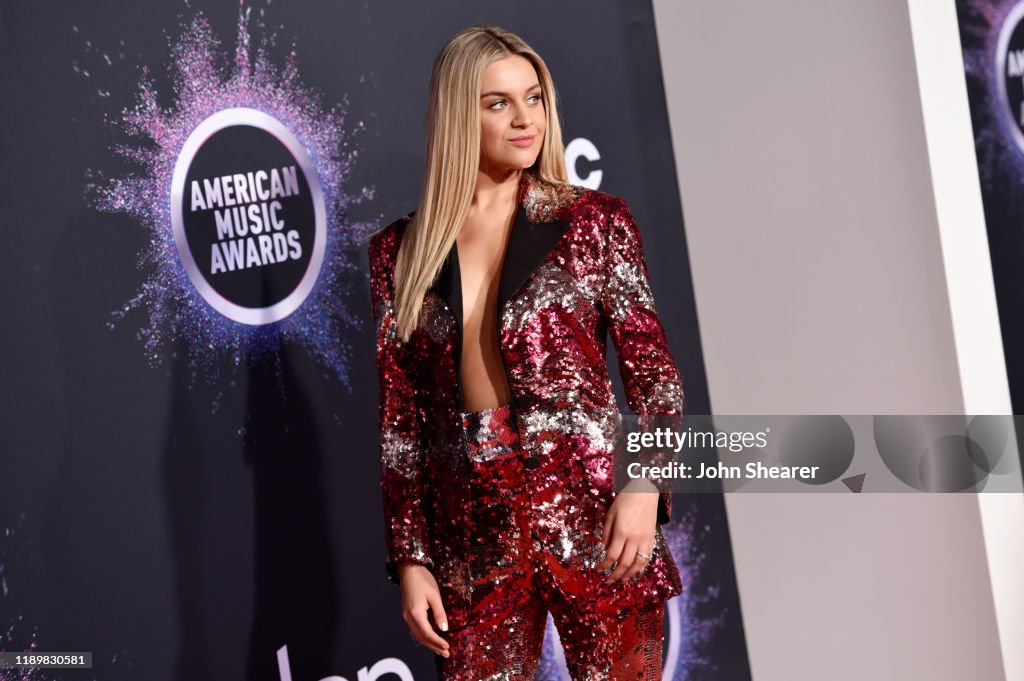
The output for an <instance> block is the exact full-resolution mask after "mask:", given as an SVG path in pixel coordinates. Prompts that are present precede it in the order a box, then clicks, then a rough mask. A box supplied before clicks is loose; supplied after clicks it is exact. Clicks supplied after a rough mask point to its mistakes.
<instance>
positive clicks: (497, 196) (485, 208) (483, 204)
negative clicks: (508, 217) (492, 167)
mask: <svg viewBox="0 0 1024 681" xmlns="http://www.w3.org/2000/svg"><path fill="white" fill-rule="evenodd" d="M522 174H523V170H522V168H514V169H510V170H504V171H500V172H492V171H486V170H483V169H481V170H479V171H478V172H477V179H476V188H475V189H474V191H473V201H472V203H471V204H470V209H471V210H473V211H476V212H489V211H492V210H495V209H500V208H502V207H505V206H508V205H509V204H512V203H516V202H517V199H518V198H519V197H518V196H517V195H516V194H517V192H518V191H519V181H520V180H521V178H522Z"/></svg>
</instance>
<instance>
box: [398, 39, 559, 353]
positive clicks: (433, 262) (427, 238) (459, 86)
mask: <svg viewBox="0 0 1024 681" xmlns="http://www.w3.org/2000/svg"><path fill="white" fill-rule="evenodd" d="M513 54H515V55H520V56H522V57H525V58H526V59H527V60H529V61H530V63H531V64H533V67H534V69H535V70H536V71H537V77H538V80H539V82H540V87H541V91H542V93H543V101H544V112H545V117H546V123H547V125H546V128H547V129H546V132H545V134H544V141H543V144H542V146H541V150H540V153H539V155H538V156H537V161H536V162H535V163H534V164H533V166H531V167H530V168H529V169H528V170H532V171H533V172H534V173H535V174H536V175H537V176H538V177H540V178H541V179H543V180H546V181H548V182H553V183H556V184H561V183H566V182H567V181H568V179H567V175H566V170H565V153H564V150H563V148H562V129H561V125H560V122H559V116H558V106H557V102H556V100H555V97H556V95H555V87H554V83H553V82H552V80H551V74H550V72H549V71H548V68H547V65H545V63H544V60H543V59H541V57H540V55H538V54H537V53H536V52H535V51H534V50H533V48H531V47H530V46H529V45H527V44H526V42H525V41H524V40H523V39H522V38H520V37H519V36H517V35H515V34H514V33H510V32H509V31H506V30H503V29H501V28H498V27H497V26H486V25H478V26H471V27H470V28H467V29H465V30H463V31H460V32H459V33H457V34H456V35H454V36H453V37H452V38H451V39H450V40H449V41H448V42H447V43H446V44H445V46H444V47H443V48H442V49H441V52H440V53H439V54H438V55H437V59H436V60H435V61H434V68H433V73H432V74H431V77H430V97H429V101H428V104H427V131H426V132H427V149H426V152H427V153H426V176H425V180H424V184H423V190H422V193H421V194H420V200H419V206H418V207H417V209H416V212H415V214H414V215H413V217H412V220H411V221H410V223H409V224H408V225H407V227H406V231H405V235H404V236H403V237H402V243H401V247H400V248H399V252H398V258H397V262H396V263H395V273H394V276H395V300H394V308H395V313H396V315H397V322H398V335H399V337H400V338H401V339H402V340H403V341H406V340H408V339H409V336H410V335H411V334H412V332H413V331H414V330H415V329H416V327H417V326H418V325H419V321H420V311H421V309H422V307H423V298H424V295H425V294H426V292H427V289H429V288H430V286H431V284H432V283H433V281H434V279H435V277H436V276H437V274H438V272H439V271H440V270H441V267H442V265H443V264H444V260H445V258H446V256H447V254H448V251H449V250H450V249H451V248H452V246H453V245H454V243H455V240H456V237H457V236H458V233H459V229H461V227H462V223H463V221H464V220H465V219H466V215H467V213H468V211H469V206H470V204H471V202H472V199H473V190H474V188H475V185H476V178H477V172H478V170H479V165H480V84H481V82H482V80H483V73H484V70H485V69H486V68H487V66H488V65H489V64H490V63H491V62H494V61H497V60H499V59H502V58H504V57H507V56H510V55H513ZM524 172H525V171H524ZM517 198H518V197H517Z"/></svg>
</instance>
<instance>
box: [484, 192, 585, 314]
mask: <svg viewBox="0 0 1024 681" xmlns="http://www.w3.org/2000/svg"><path fill="white" fill-rule="evenodd" d="M568 228H569V223H568V222H564V221H555V222H538V223H533V222H530V221H529V220H528V219H527V217H526V208H525V207H524V206H523V205H522V204H520V205H519V209H518V210H517V211H516V221H515V224H514V225H513V227H512V233H511V234H509V237H508V245H507V246H506V247H505V261H504V263H503V264H502V266H501V278H500V279H499V281H498V309H499V310H502V309H503V308H504V305H505V303H507V302H508V301H509V300H511V299H512V297H513V296H514V295H515V294H516V292H517V291H518V290H519V288H520V287H521V286H522V285H523V284H525V283H526V280H527V279H529V278H530V275H531V274H533V272H534V270H536V269H537V268H538V267H540V264H541V263H542V262H544V260H545V258H547V256H548V254H549V253H550V252H551V250H552V249H553V248H554V247H555V245H556V244H557V243H558V241H559V240H560V239H561V238H562V236H563V235H564V234H565V232H566V230H567V229H568Z"/></svg>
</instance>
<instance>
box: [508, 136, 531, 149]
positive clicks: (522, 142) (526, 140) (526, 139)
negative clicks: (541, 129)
mask: <svg viewBox="0 0 1024 681" xmlns="http://www.w3.org/2000/svg"><path fill="white" fill-rule="evenodd" d="M535 137H536V135H530V136H523V137H513V138H512V139H510V140H509V144H514V145H516V146H517V147H528V146H530V145H531V144H533V140H534V138H535Z"/></svg>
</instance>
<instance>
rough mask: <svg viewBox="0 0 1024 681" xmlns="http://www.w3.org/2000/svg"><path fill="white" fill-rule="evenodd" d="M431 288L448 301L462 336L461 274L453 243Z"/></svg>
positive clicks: (456, 250) (457, 254)
mask: <svg viewBox="0 0 1024 681" xmlns="http://www.w3.org/2000/svg"><path fill="white" fill-rule="evenodd" d="M433 289H434V290H435V291H437V293H438V295H440V296H441V297H442V298H444V300H445V302H446V303H448V308H449V309H450V310H451V311H452V313H453V314H454V315H455V323H456V324H457V325H458V328H459V336H460V337H461V336H462V274H461V273H460V271H459V252H458V249H457V248H456V246H455V244H452V248H451V250H450V251H448V257H447V258H445V261H444V264H443V265H442V266H441V271H440V272H438V274H437V281H436V282H435V283H434V286H433Z"/></svg>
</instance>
